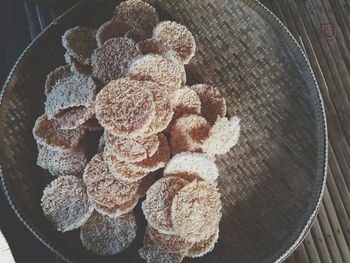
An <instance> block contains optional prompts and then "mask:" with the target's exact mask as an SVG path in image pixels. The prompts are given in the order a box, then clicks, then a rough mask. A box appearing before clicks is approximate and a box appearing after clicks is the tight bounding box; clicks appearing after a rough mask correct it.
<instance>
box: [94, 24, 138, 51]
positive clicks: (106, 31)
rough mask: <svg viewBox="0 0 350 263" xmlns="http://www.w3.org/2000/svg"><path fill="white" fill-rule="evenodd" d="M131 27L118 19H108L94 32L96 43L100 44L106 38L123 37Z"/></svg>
mask: <svg viewBox="0 0 350 263" xmlns="http://www.w3.org/2000/svg"><path fill="white" fill-rule="evenodd" d="M131 29H132V27H131V26H130V25H129V24H128V23H126V22H124V21H118V20H110V21H107V22H106V23H104V24H102V25H101V26H100V27H99V29H98V30H97V32H96V41H97V45H98V46H99V47H100V46H102V45H103V44H104V43H105V42H106V41H107V40H109V39H111V38H116V37H123V36H124V35H125V34H126V32H128V31H130V30H131Z"/></svg>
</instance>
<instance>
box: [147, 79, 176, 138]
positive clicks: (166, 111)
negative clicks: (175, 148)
mask: <svg viewBox="0 0 350 263" xmlns="http://www.w3.org/2000/svg"><path fill="white" fill-rule="evenodd" d="M149 87H150V91H151V92H152V95H153V101H154V104H155V115H154V117H153V120H152V122H151V124H150V125H149V127H148V129H147V130H146V131H145V136H151V135H154V134H156V133H158V132H161V131H163V130H165V129H166V127H167V126H168V125H169V123H170V121H171V119H172V117H173V114H174V112H173V109H172V101H171V97H170V95H169V92H168V90H167V87H165V86H164V85H161V84H158V83H153V85H150V86H149Z"/></svg>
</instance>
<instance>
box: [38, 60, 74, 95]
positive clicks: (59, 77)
mask: <svg viewBox="0 0 350 263" xmlns="http://www.w3.org/2000/svg"><path fill="white" fill-rule="evenodd" d="M71 76H72V72H71V70H70V67H69V66H68V65H66V66H60V67H58V68H56V69H54V70H53V71H51V72H50V73H49V74H48V75H47V77H46V81H45V95H47V94H49V93H50V91H51V90H52V88H53V87H54V86H55V85H56V83H58V82H60V81H63V80H64V79H66V78H69V77H71Z"/></svg>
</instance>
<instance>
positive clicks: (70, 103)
mask: <svg viewBox="0 0 350 263" xmlns="http://www.w3.org/2000/svg"><path fill="white" fill-rule="evenodd" d="M96 92H97V86H96V83H95V81H94V80H93V79H92V78H91V77H88V76H85V75H72V76H71V77H69V78H65V79H62V80H61V81H59V82H58V83H56V85H55V86H54V87H53V88H52V89H51V91H50V93H49V94H47V97H46V101H45V112H46V114H47V116H48V117H49V118H53V117H55V116H56V115H57V114H59V113H61V112H62V111H63V110H67V109H70V108H73V107H78V106H84V107H89V106H92V105H93V103H94V101H95V97H96Z"/></svg>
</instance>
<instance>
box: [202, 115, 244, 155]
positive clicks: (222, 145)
mask: <svg viewBox="0 0 350 263" xmlns="http://www.w3.org/2000/svg"><path fill="white" fill-rule="evenodd" d="M240 129H241V126H240V124H239V118H238V117H233V118H232V119H228V118H218V119H217V120H216V122H215V123H214V125H213V127H211V129H210V130H209V136H208V138H207V139H206V140H205V141H204V143H203V146H202V148H203V151H204V152H205V153H208V154H211V155H215V154H225V153H228V152H229V151H230V149H231V148H232V147H233V146H235V145H236V143H237V141H238V137H239V133H240Z"/></svg>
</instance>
